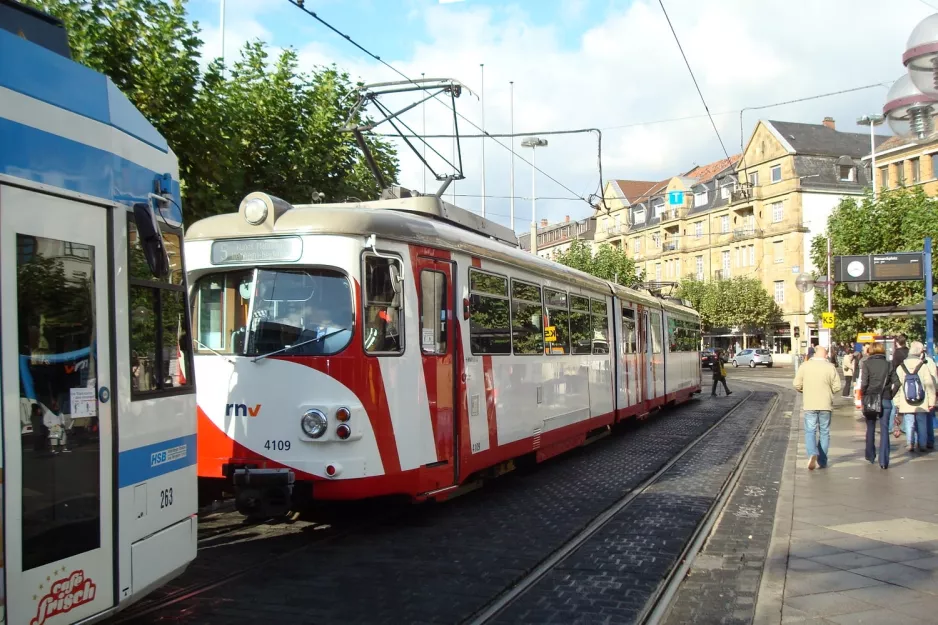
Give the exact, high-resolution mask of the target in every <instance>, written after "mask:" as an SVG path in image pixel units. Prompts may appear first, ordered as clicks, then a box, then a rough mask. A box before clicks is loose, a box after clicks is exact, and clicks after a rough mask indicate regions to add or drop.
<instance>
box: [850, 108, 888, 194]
mask: <svg viewBox="0 0 938 625" xmlns="http://www.w3.org/2000/svg"><path fill="white" fill-rule="evenodd" d="M884 121H886V116H885V115H864V116H863V117H861V118H860V119H858V120H857V124H859V125H860V126H869V127H870V159H871V161H870V178H871V182H872V183H873V200H876V132H875V128H876V126H879V125H880V124H882V123H883V122H884Z"/></svg>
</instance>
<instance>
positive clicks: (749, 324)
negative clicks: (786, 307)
mask: <svg viewBox="0 0 938 625" xmlns="http://www.w3.org/2000/svg"><path fill="white" fill-rule="evenodd" d="M677 296H678V297H681V298H683V299H686V300H688V301H690V303H691V306H692V307H693V308H694V309H695V310H696V311H697V312H698V313H700V321H701V325H703V327H704V329H705V330H710V329H712V328H733V327H737V328H740V329H742V330H743V331H746V332H748V333H753V334H754V333H756V332H758V331H759V330H762V329H764V328H766V327H768V326H769V325H771V324H773V323H777V322H778V321H779V320H780V319H781V316H782V311H781V308H779V306H778V304H776V303H775V300H774V299H773V298H772V296H771V295H769V293H768V291H766V290H765V287H764V286H762V282H761V281H759V280H758V279H756V278H746V277H737V278H733V279H731V280H711V281H709V282H703V281H700V280H696V279H695V278H693V277H687V278H684V279H683V280H681V282H680V284H679V285H678V289H677Z"/></svg>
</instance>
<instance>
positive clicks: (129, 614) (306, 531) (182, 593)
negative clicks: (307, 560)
mask: <svg viewBox="0 0 938 625" xmlns="http://www.w3.org/2000/svg"><path fill="white" fill-rule="evenodd" d="M403 513H404V510H401V511H398V512H397V513H396V514H398V515H400V514H403ZM236 514H237V513H236ZM393 518H394V513H392V514H391V515H389V516H388V517H380V516H379V517H375V518H371V519H370V520H368V521H363V522H361V521H358V522H353V523H351V524H349V525H347V526H345V527H342V528H341V529H337V528H336V527H335V525H334V524H331V523H330V524H324V523H315V522H306V521H300V522H293V521H282V522H275V521H274V519H261V520H256V521H253V520H252V521H244V522H242V523H241V524H239V525H238V526H237V527H231V526H227V527H225V528H223V529H220V530H219V531H217V532H213V531H211V530H209V531H208V532H207V535H206V536H200V537H199V539H198V551H199V552H200V553H201V552H203V551H205V550H208V549H215V548H221V547H225V546H229V545H234V544H235V543H237V542H240V541H236V540H225V541H223V540H221V539H226V538H230V537H232V536H234V537H237V535H238V534H242V533H243V534H244V539H245V540H251V539H252V538H253V539H256V538H257V537H253V536H251V532H252V531H254V530H257V529H258V528H262V527H265V526H272V527H273V526H276V527H282V528H289V529H294V530H295V531H293V532H283V533H282V534H280V536H281V537H284V538H288V539H290V538H292V539H295V540H297V541H299V543H298V544H297V545H295V546H292V547H288V548H287V549H285V550H283V551H280V552H278V553H276V554H275V555H271V556H267V557H262V558H260V559H257V560H254V559H247V560H248V561H249V564H247V565H243V566H238V567H235V568H234V569H233V570H229V571H227V572H225V573H221V574H219V575H217V576H212V577H211V578H210V579H205V580H203V581H200V582H196V583H192V584H187V585H185V586H181V587H179V588H176V589H174V590H171V591H169V592H166V593H164V594H161V595H159V596H156V597H152V596H151V597H144V598H143V599H142V600H141V601H140V602H138V603H135V604H133V605H131V606H128V607H127V608H125V609H123V610H121V611H120V612H118V613H117V614H115V615H114V616H113V617H111V619H110V620H108V621H106V625H120V624H122V623H129V622H136V620H137V619H139V618H142V617H145V616H149V615H151V614H154V613H157V612H162V611H163V610H166V609H167V608H170V607H172V606H174V605H176V604H179V603H182V602H185V601H189V600H191V599H195V598H197V597H199V596H200V595H203V594H205V593H208V592H210V591H212V590H215V589H216V588H220V587H223V586H226V585H228V584H231V583H232V582H235V581H237V580H238V579H240V578H242V577H244V576H246V575H248V574H250V573H253V572H256V571H258V570H260V569H263V568H265V567H268V566H270V565H274V564H277V563H279V562H282V561H286V560H289V559H290V558H292V557H294V556H296V555H298V554H300V553H302V552H304V551H308V550H310V549H313V548H315V547H321V546H323V545H324V544H327V543H330V542H334V541H337V540H341V539H342V538H345V537H347V536H349V535H351V534H354V533H356V532H359V531H362V530H364V529H367V528H369V527H373V526H377V525H379V524H381V523H385V522H388V521H390V520H392V519H393ZM264 538H267V537H264Z"/></svg>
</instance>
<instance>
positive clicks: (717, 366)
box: [710, 350, 733, 397]
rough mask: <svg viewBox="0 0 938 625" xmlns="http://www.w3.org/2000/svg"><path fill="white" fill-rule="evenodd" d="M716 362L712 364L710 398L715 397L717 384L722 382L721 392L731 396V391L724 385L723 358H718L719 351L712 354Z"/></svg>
mask: <svg viewBox="0 0 938 625" xmlns="http://www.w3.org/2000/svg"><path fill="white" fill-rule="evenodd" d="M714 357H715V360H716V362H714V364H713V367H712V369H713V389H712V390H711V391H710V397H716V396H717V384H718V383H720V382H723V390H725V391H726V394H727V395H732V394H733V391H731V390H730V387H728V386H727V385H726V367H724V366H723V358H722V357H721V356H720V350H716V351H715V352H714Z"/></svg>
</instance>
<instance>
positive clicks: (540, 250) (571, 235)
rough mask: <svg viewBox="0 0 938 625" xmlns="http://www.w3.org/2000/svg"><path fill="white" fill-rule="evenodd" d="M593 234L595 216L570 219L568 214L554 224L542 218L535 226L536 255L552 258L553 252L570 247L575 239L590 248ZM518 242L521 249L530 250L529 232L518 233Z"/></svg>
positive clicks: (556, 252) (563, 250) (594, 232)
mask: <svg viewBox="0 0 938 625" xmlns="http://www.w3.org/2000/svg"><path fill="white" fill-rule="evenodd" d="M595 234H596V218H595V217H587V218H586V219H580V220H578V221H570V215H567V216H566V217H564V220H563V221H562V222H560V223H556V224H549V223H548V221H547V220H546V219H542V220H541V224H540V226H538V228H537V255H538V256H540V257H542V258H553V257H554V255H555V254H559V253H560V252H565V251H567V250H568V249H570V244H571V243H573V242H574V241H576V240H580V241H586V242H587V243H589V245H590V248H592V247H593V239H594V237H595ZM518 243H519V244H520V246H521V249H523V250H525V251H530V250H531V234H530V233H528V232H525V233H524V234H519V235H518Z"/></svg>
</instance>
